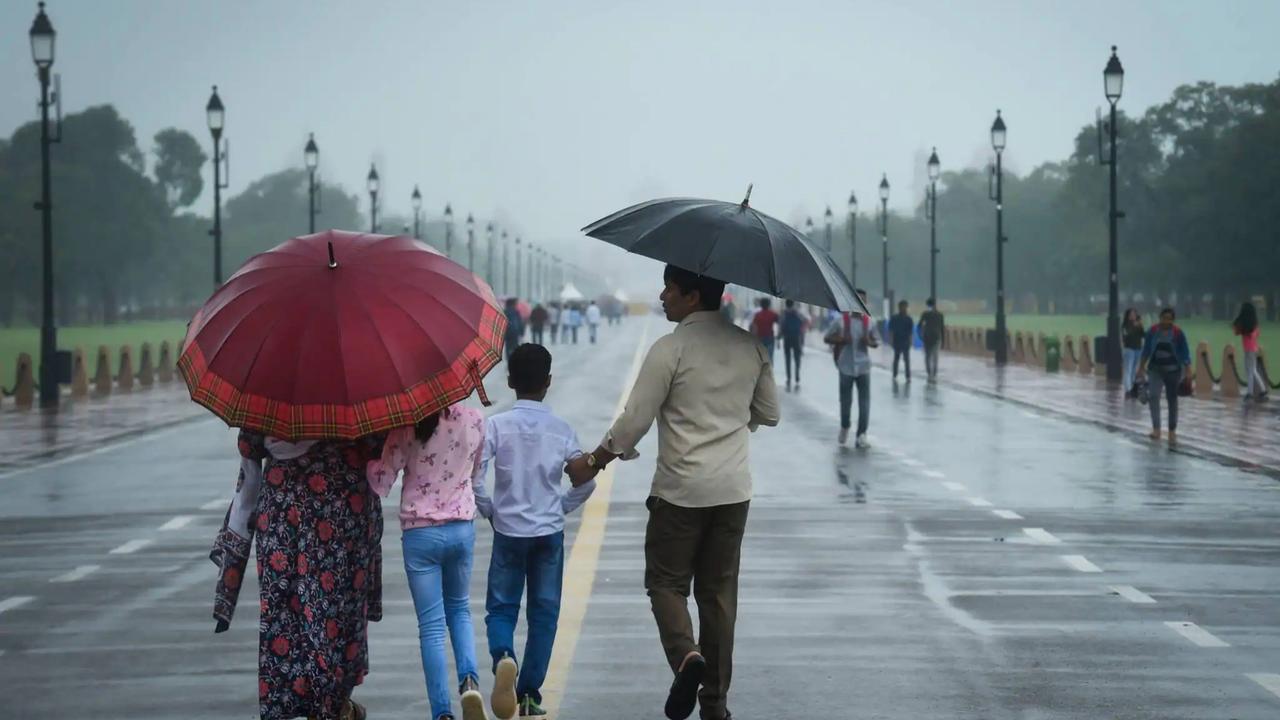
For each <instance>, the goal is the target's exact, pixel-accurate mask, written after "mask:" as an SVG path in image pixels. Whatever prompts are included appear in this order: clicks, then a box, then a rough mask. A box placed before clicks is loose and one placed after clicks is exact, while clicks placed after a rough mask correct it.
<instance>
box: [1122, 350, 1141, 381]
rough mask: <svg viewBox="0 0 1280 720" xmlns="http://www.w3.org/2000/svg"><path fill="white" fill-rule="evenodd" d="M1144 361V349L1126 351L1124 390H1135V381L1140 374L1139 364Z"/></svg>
mask: <svg viewBox="0 0 1280 720" xmlns="http://www.w3.org/2000/svg"><path fill="white" fill-rule="evenodd" d="M1140 360H1142V348H1132V349H1131V348H1125V349H1124V389H1125V392H1128V391H1130V390H1132V389H1133V379H1134V377H1136V376H1137V374H1138V362H1139V361H1140Z"/></svg>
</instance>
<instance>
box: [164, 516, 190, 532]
mask: <svg viewBox="0 0 1280 720" xmlns="http://www.w3.org/2000/svg"><path fill="white" fill-rule="evenodd" d="M195 519H196V518H195V516H194V515H179V516H177V517H175V518H173V519H171V520H169V522H167V523H165V524H163V525H161V526H160V529H161V530H181V529H182V528H184V527H186V526H188V525H190V524H191V521H192V520H195Z"/></svg>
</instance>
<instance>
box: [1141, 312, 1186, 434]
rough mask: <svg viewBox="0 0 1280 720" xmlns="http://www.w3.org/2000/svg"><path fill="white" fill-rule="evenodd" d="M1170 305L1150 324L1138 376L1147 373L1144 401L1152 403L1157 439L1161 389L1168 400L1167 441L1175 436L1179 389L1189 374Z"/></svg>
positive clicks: (1181, 337)
mask: <svg viewBox="0 0 1280 720" xmlns="http://www.w3.org/2000/svg"><path fill="white" fill-rule="evenodd" d="M1174 317H1175V316H1174V312H1173V308H1165V309H1163V310H1161V311H1160V322H1158V323H1156V324H1155V325H1152V326H1151V329H1150V330H1148V331H1147V337H1146V339H1145V340H1144V342H1143V344H1142V359H1141V361H1140V362H1139V364H1138V377H1139V378H1142V377H1143V375H1144V374H1147V373H1149V374H1150V376H1151V384H1150V385H1149V386H1148V388H1147V402H1148V404H1149V405H1150V406H1151V438H1152V439H1153V440H1159V439H1160V392H1161V391H1162V390H1163V391H1164V394H1165V397H1166V398H1167V399H1168V401H1169V442H1171V443H1173V442H1177V439H1178V434H1177V433H1178V390H1179V387H1180V386H1181V385H1182V383H1183V381H1184V380H1186V379H1188V378H1189V377H1190V376H1189V375H1188V372H1189V370H1190V368H1191V350H1190V348H1188V347H1187V336H1186V335H1185V334H1184V333H1183V332H1182V328H1179V327H1178V326H1177V325H1174V324H1173V320H1174Z"/></svg>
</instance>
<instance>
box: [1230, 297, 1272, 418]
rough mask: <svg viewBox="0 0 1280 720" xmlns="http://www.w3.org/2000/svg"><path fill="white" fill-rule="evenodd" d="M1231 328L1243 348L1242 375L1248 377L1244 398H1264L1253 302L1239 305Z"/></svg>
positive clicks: (1255, 312) (1256, 320)
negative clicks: (1238, 311)
mask: <svg viewBox="0 0 1280 720" xmlns="http://www.w3.org/2000/svg"><path fill="white" fill-rule="evenodd" d="M1231 327H1232V329H1234V330H1235V333H1236V334H1237V335H1239V336H1240V345H1241V347H1242V348H1243V349H1244V376H1245V377H1246V378H1248V380H1247V382H1248V392H1247V393H1245V398H1254V397H1256V398H1257V399H1259V400H1265V399H1266V397H1267V391H1268V388H1267V381H1266V380H1265V379H1263V377H1262V372H1261V371H1259V370H1258V335H1259V334H1261V332H1262V329H1261V326H1259V324H1258V309H1257V308H1255V307H1254V306H1253V303H1251V302H1246V303H1244V304H1243V305H1241V306H1240V313H1239V314H1238V315H1236V319H1235V321H1234V322H1232V323H1231Z"/></svg>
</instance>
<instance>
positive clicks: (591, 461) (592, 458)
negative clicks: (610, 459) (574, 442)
mask: <svg viewBox="0 0 1280 720" xmlns="http://www.w3.org/2000/svg"><path fill="white" fill-rule="evenodd" d="M599 465H600V463H599V461H597V460H596V454H595V453H593V452H589V453H587V467H589V468H591V469H592V470H595V469H596V468H597V467H599Z"/></svg>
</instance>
